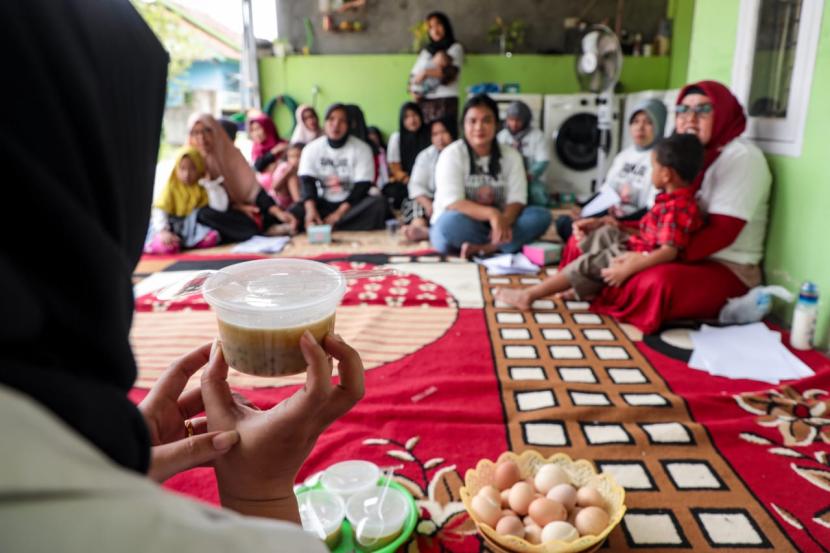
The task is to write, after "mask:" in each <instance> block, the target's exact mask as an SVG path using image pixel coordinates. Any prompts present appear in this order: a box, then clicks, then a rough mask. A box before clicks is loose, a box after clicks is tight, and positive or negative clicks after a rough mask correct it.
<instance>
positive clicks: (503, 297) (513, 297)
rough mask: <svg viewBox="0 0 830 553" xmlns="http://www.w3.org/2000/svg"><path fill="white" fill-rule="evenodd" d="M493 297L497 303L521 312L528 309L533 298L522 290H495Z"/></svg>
mask: <svg viewBox="0 0 830 553" xmlns="http://www.w3.org/2000/svg"><path fill="white" fill-rule="evenodd" d="M493 295H494V296H495V298H496V299H497V300H498V301H502V302H504V303H506V304H507V305H510V306H511V307H515V308H517V309H521V310H522V311H527V310H528V309H530V304H531V303H533V298H531V297H530V294H529V293H528V291H527V290H526V289H522V288H496V291H495V292H494V293H493Z"/></svg>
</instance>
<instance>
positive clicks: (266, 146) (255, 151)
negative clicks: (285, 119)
mask: <svg viewBox="0 0 830 553" xmlns="http://www.w3.org/2000/svg"><path fill="white" fill-rule="evenodd" d="M251 123H259V124H260V125H261V126H262V130H263V131H264V132H265V140H264V141H263V142H260V143H259V144H257V143H256V142H254V145H253V146H252V147H251V160H257V159H259V157H260V156H262V154H264V153H266V152H268V151H270V150H271V148H273V147H274V146H276V145H277V144H284V143H285V140H283V139H282V138H280V135H279V133H278V132H277V126H276V125H275V124H274V120H273V119H271V118H270V117H268V116H267V115H266V114H264V113H262V112H260V111H257V112H254V113H252V114H251V115H250V116H249V117H248V128H249V129H250V125H251Z"/></svg>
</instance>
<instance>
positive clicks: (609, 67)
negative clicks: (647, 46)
mask: <svg viewBox="0 0 830 553" xmlns="http://www.w3.org/2000/svg"><path fill="white" fill-rule="evenodd" d="M622 62H623V57H622V49H621V48H620V41H619V40H617V35H615V34H614V32H613V31H612V30H611V29H609V28H608V27H606V26H604V25H594V26H592V27H590V28H588V30H587V31H585V34H583V35H582V39H581V40H580V43H579V52H578V53H577V56H576V75H577V78H578V79H579V84H580V86H581V87H582V90H584V91H586V92H593V93H594V94H596V95H597V97H596V104H597V131H598V134H599V140H598V142H599V147H598V149H597V179H596V185H597V186H599V184H601V183H602V181H603V179H604V178H605V171H606V165H607V161H608V152H609V150H610V148H611V126H612V123H613V115H612V111H613V110H612V102H613V101H614V86H615V85H616V84H617V81H618V80H619V78H620V71H622Z"/></svg>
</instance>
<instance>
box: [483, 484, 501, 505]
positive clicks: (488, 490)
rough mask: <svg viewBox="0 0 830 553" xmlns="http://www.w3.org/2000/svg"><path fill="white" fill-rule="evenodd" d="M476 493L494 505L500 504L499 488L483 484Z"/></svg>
mask: <svg viewBox="0 0 830 553" xmlns="http://www.w3.org/2000/svg"><path fill="white" fill-rule="evenodd" d="M477 495H481V496H484V497H486V498H487V499H489V500H490V501H492V502H493V503H494V504H496V505H501V492H499V490H497V489H496V488H494V487H493V486H484V487H483V488H481V489H480V490H478V494H477Z"/></svg>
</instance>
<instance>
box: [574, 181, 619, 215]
mask: <svg viewBox="0 0 830 553" xmlns="http://www.w3.org/2000/svg"><path fill="white" fill-rule="evenodd" d="M621 201H622V199H621V198H620V195H619V194H617V191H616V190H614V189H613V188H611V187H610V186H603V187H602V188H600V189H599V194H597V195H596V196H595V197H594V199H593V200H591V201H590V202H588V203H587V204H585V207H583V208H582V212H581V213H580V215H581V216H582V217H593V216H594V215H597V214H598V213H602V212H603V211H606V210H608V209H611V208H612V207H614V206H615V205H617V204H619V203H620V202H621Z"/></svg>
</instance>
